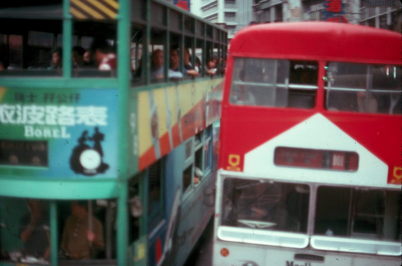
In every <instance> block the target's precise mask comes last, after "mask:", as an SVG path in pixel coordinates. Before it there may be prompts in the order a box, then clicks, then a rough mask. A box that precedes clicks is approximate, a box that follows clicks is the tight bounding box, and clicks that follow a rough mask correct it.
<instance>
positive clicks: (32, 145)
mask: <svg viewBox="0 0 402 266" xmlns="http://www.w3.org/2000/svg"><path fill="white" fill-rule="evenodd" d="M95 95H96V97H95ZM116 103H117V95H116V93H115V90H104V89H102V90H95V89H84V90H83V89H80V90H73V89H71V90H57V91H56V90H52V89H35V90H26V89H24V90H22V89H15V88H12V89H11V88H0V172H3V171H4V172H5V173H9V174H11V175H12V174H13V173H16V172H14V170H15V171H17V167H18V174H19V175H21V174H23V175H24V174H27V175H30V176H32V175H35V174H37V175H38V176H39V175H40V176H47V177H52V176H54V177H56V176H58V177H60V176H63V177H83V178H89V177H111V176H116V159H115V158H116V156H115V153H116V147H117V144H116V139H117V132H116V123H117V122H116V120H117V119H114V117H116V113H117V109H116V107H117V104H116Z"/></svg>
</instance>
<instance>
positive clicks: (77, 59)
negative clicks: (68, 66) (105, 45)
mask: <svg viewBox="0 0 402 266" xmlns="http://www.w3.org/2000/svg"><path fill="white" fill-rule="evenodd" d="M84 54H85V49H84V48H82V47H81V46H74V47H73V55H72V56H73V67H74V68H79V67H82V66H83V65H84Z"/></svg>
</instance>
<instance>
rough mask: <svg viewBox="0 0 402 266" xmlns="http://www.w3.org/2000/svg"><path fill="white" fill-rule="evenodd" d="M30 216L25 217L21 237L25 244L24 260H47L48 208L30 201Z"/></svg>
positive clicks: (48, 243) (48, 239) (37, 202)
mask: <svg viewBox="0 0 402 266" xmlns="http://www.w3.org/2000/svg"><path fill="white" fill-rule="evenodd" d="M28 208H29V211H30V212H29V215H27V216H25V217H24V219H23V220H24V224H25V226H24V227H23V229H22V231H21V234H20V237H21V240H22V242H23V244H24V247H23V254H24V256H25V258H23V259H22V260H28V259H29V260H33V259H35V260H36V261H38V262H39V261H40V260H43V259H45V260H47V259H48V258H49V251H50V249H49V245H50V235H49V216H48V213H47V208H46V206H44V204H43V203H42V202H41V201H39V200H28Z"/></svg>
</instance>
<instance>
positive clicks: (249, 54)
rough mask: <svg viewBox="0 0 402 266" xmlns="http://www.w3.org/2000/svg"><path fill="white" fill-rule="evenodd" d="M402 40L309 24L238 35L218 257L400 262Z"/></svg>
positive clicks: (225, 129)
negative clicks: (340, 103)
mask: <svg viewBox="0 0 402 266" xmlns="http://www.w3.org/2000/svg"><path fill="white" fill-rule="evenodd" d="M400 38H401V35H400V34H399V33H395V32H391V31H386V30H381V29H374V28H370V27H366V26H360V25H350V24H344V23H329V22H298V23H271V24H261V25H253V26H250V27H247V28H245V29H243V30H242V31H240V32H239V33H238V34H237V35H236V36H235V37H234V38H233V39H232V41H231V45H230V49H229V55H228V61H227V69H226V76H225V82H224V85H225V88H224V99H223V104H222V121H221V137H220V142H221V143H220V145H221V146H220V156H221V157H220V161H219V168H220V170H219V171H218V177H217V192H216V198H217V200H216V205H215V209H216V212H215V227H214V256H213V265H216V266H218V265H219V266H221V265H286V266H288V265H292V266H295V265H297V266H299V265H303V266H310V265H373V266H374V265H399V264H400V255H401V252H402V249H401V248H400V234H399V233H400V210H399V209H400V208H399V206H400V201H401V193H400V185H401V183H402V165H401V161H402V155H401V153H400V149H399V147H401V145H402V132H401V131H400V125H401V117H402V116H401V111H400V108H399V109H395V108H394V107H395V106H396V105H400V103H401V97H402V96H401V95H402V93H401V92H402V91H401V83H400V77H401V65H402V61H401V60H400V52H401V46H400ZM385 46H386V47H387V49H383V48H380V47H385ZM379 77H381V78H379ZM338 93H339V94H338ZM298 97H299V98H298ZM336 97H339V98H337V100H338V101H339V102H348V103H349V102H350V103H352V104H353V105H350V106H349V105H348V106H347V107H343V106H341V105H336V104H335V103H334V102H335V99H334V98H336ZM363 97H364V104H366V105H367V106H369V105H370V106H369V107H370V108H367V106H364V107H363V106H362V105H361V104H362V102H361V99H363ZM370 97H371V98H370ZM384 99H385V100H384ZM359 101H360V102H359ZM385 101H387V103H385ZM395 104H396V105H395ZM380 107H381V108H383V109H381V108H380Z"/></svg>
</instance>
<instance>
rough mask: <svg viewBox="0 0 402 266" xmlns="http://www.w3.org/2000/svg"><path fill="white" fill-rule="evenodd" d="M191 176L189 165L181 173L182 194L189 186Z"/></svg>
mask: <svg viewBox="0 0 402 266" xmlns="http://www.w3.org/2000/svg"><path fill="white" fill-rule="evenodd" d="M192 176H193V165H192V164H191V165H190V166H188V167H187V168H186V169H185V170H184V171H183V193H185V192H186V190H187V189H188V188H189V187H190V186H191V184H192V178H191V177H192Z"/></svg>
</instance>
